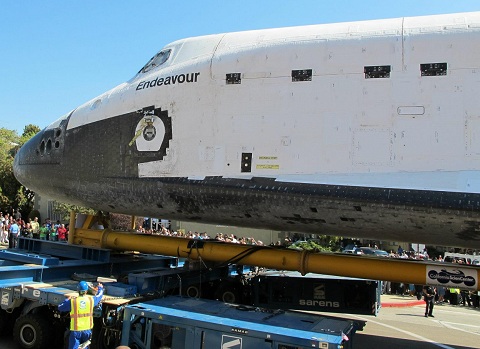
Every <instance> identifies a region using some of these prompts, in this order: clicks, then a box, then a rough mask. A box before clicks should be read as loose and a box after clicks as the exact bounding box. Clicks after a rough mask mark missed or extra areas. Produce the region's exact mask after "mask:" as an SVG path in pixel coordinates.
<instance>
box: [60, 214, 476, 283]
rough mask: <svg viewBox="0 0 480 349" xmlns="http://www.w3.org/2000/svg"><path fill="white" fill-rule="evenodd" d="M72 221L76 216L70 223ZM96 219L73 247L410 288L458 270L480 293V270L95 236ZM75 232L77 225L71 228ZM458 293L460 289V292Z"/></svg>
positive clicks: (104, 233)
mask: <svg viewBox="0 0 480 349" xmlns="http://www.w3.org/2000/svg"><path fill="white" fill-rule="evenodd" d="M70 218H71V219H72V216H71V217H70ZM93 222H94V218H93V216H92V218H89V219H86V220H85V223H84V224H83V227H82V228H76V229H73V233H72V229H70V235H69V239H68V241H69V243H73V244H77V245H84V246H92V247H100V248H107V249H112V250H117V251H138V252H142V253H152V254H162V255H166V256H175V257H183V258H189V259H193V260H199V259H201V260H203V261H206V262H217V263H225V262H232V263H235V264H243V265H252V266H259V267H265V268H271V269H277V270H292V271H299V272H300V273H302V274H303V275H305V274H307V273H317V274H328V275H338V276H347V277H357V278H364V279H372V280H383V281H392V282H403V283H407V284H415V285H426V284H431V283H429V282H428V280H427V273H428V268H429V267H435V269H437V270H441V267H442V266H444V267H455V268H456V269H459V270H460V269H462V270H464V271H469V273H472V271H473V272H474V273H475V275H476V285H475V287H476V290H477V291H478V290H480V288H479V282H478V280H479V278H480V268H478V267H473V266H460V265H458V268H457V265H454V264H452V265H450V264H446V263H438V262H426V261H425V262H424V261H414V260H404V259H394V258H383V257H366V256H358V255H349V254H341V253H316V252H310V251H298V250H292V249H284V248H275V247H267V246H252V245H240V244H231V243H224V242H217V241H204V240H190V239H185V238H177V237H169V236H159V235H145V234H137V233H126V232H118V231H112V230H109V229H104V230H94V229H90V228H89V227H90V226H92V224H93ZM70 226H71V227H74V226H75V225H74V224H73V225H72V223H71V224H70ZM458 288H461V287H460V286H459V287H458ZM470 289H473V288H472V287H471V288H470Z"/></svg>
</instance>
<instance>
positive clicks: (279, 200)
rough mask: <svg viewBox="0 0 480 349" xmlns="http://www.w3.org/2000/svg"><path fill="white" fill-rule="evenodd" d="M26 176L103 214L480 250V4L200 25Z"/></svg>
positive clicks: (56, 141)
mask: <svg viewBox="0 0 480 349" xmlns="http://www.w3.org/2000/svg"><path fill="white" fill-rule="evenodd" d="M14 173H15V176H16V178H17V179H18V180H19V181H20V182H21V183H22V184H23V185H24V186H26V187H28V188H29V189H31V190H33V191H35V192H38V193H41V194H43V195H46V196H48V197H51V198H54V199H55V200H57V201H60V202H65V203H71V204H76V205H81V206H85V207H91V208H94V209H97V210H102V211H108V212H118V213H124V214H131V215H139V216H147V217H162V218H168V219H172V220H183V221H197V222H202V223H216V224H226V225H235V226H243V227H251V228H267V229H272V230H280V231H291V232H300V233H315V234H326V235H339V236H345V237H357V238H370V239H378V240H386V241H409V242H419V243H426V244H433V245H444V246H458V247H468V248H472V249H478V248H480V12H475V13H459V14H449V15H438V16H425V17H412V18H396V19H386V20H375V21H363V22H350V23H338V24H322V25H310V26H302V27H289V28H280V29H266V30H255V31H246V32H234V33H224V34H216V35H208V36H201V37H193V38H187V39H182V40H178V41H175V42H173V43H170V44H168V45H166V46H165V47H164V48H162V49H161V50H160V51H159V52H158V53H157V54H155V55H154V56H153V58H152V59H150V60H149V61H148V62H147V63H146V64H145V66H143V67H142V68H141V69H140V70H139V71H138V73H136V74H135V75H134V76H133V78H131V79H130V80H128V81H127V82H125V83H123V84H121V85H119V86H117V87H115V88H113V89H111V90H110V91H107V92H105V93H103V94H101V95H100V96H98V97H95V98H93V99H92V100H90V101H88V102H86V103H85V104H83V105H81V106H79V107H78V108H76V109H74V110H72V111H70V112H68V113H67V114H65V115H64V116H62V117H60V118H59V119H58V120H56V121H55V122H53V123H51V124H50V125H49V126H47V127H46V128H45V129H43V130H42V131H41V132H39V133H38V134H37V135H36V136H35V137H33V138H32V139H31V140H30V141H28V142H27V143H26V144H25V145H24V146H23V147H22V148H21V149H20V151H19V152H18V154H17V155H16V157H15V162H14Z"/></svg>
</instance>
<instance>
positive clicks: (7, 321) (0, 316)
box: [0, 308, 20, 337]
mask: <svg viewBox="0 0 480 349" xmlns="http://www.w3.org/2000/svg"><path fill="white" fill-rule="evenodd" d="M19 314H20V309H19V308H15V309H14V310H13V311H11V312H7V311H6V310H3V309H0V336H2V337H3V336H11V335H12V332H13V324H14V323H15V320H16V319H17V317H18V315H19Z"/></svg>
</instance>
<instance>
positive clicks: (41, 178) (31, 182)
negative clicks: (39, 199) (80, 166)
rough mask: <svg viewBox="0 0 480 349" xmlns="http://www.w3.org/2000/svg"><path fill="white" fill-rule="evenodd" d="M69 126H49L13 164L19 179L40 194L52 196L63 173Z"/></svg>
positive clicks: (21, 152)
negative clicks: (65, 137)
mask: <svg viewBox="0 0 480 349" xmlns="http://www.w3.org/2000/svg"><path fill="white" fill-rule="evenodd" d="M64 125H65V124H64V123H60V124H58V123H57V124H56V126H49V127H47V128H45V129H44V130H42V131H40V132H39V133H37V134H36V135H35V136H34V137H33V138H31V139H30V140H29V141H28V142H26V143H25V144H24V145H23V146H22V147H21V148H20V150H19V151H18V153H17V154H16V156H15V160H14V163H13V173H14V175H15V177H16V178H17V180H18V181H19V182H20V183H21V184H22V185H24V186H25V187H27V188H28V189H30V190H33V191H35V192H38V193H45V194H49V193H52V190H54V188H55V186H56V184H55V183H57V185H58V181H56V180H57V179H58V177H59V175H61V174H62V172H63V171H62V169H61V165H62V155H63V150H64V133H65V126H64Z"/></svg>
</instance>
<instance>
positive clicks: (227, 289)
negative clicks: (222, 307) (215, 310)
mask: <svg viewBox="0 0 480 349" xmlns="http://www.w3.org/2000/svg"><path fill="white" fill-rule="evenodd" d="M216 299H218V300H219V301H222V302H224V303H237V304H240V303H242V301H241V295H240V292H239V290H238V289H237V287H235V285H234V284H232V283H227V284H223V285H221V286H220V287H219V289H218V290H217V292H216Z"/></svg>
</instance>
